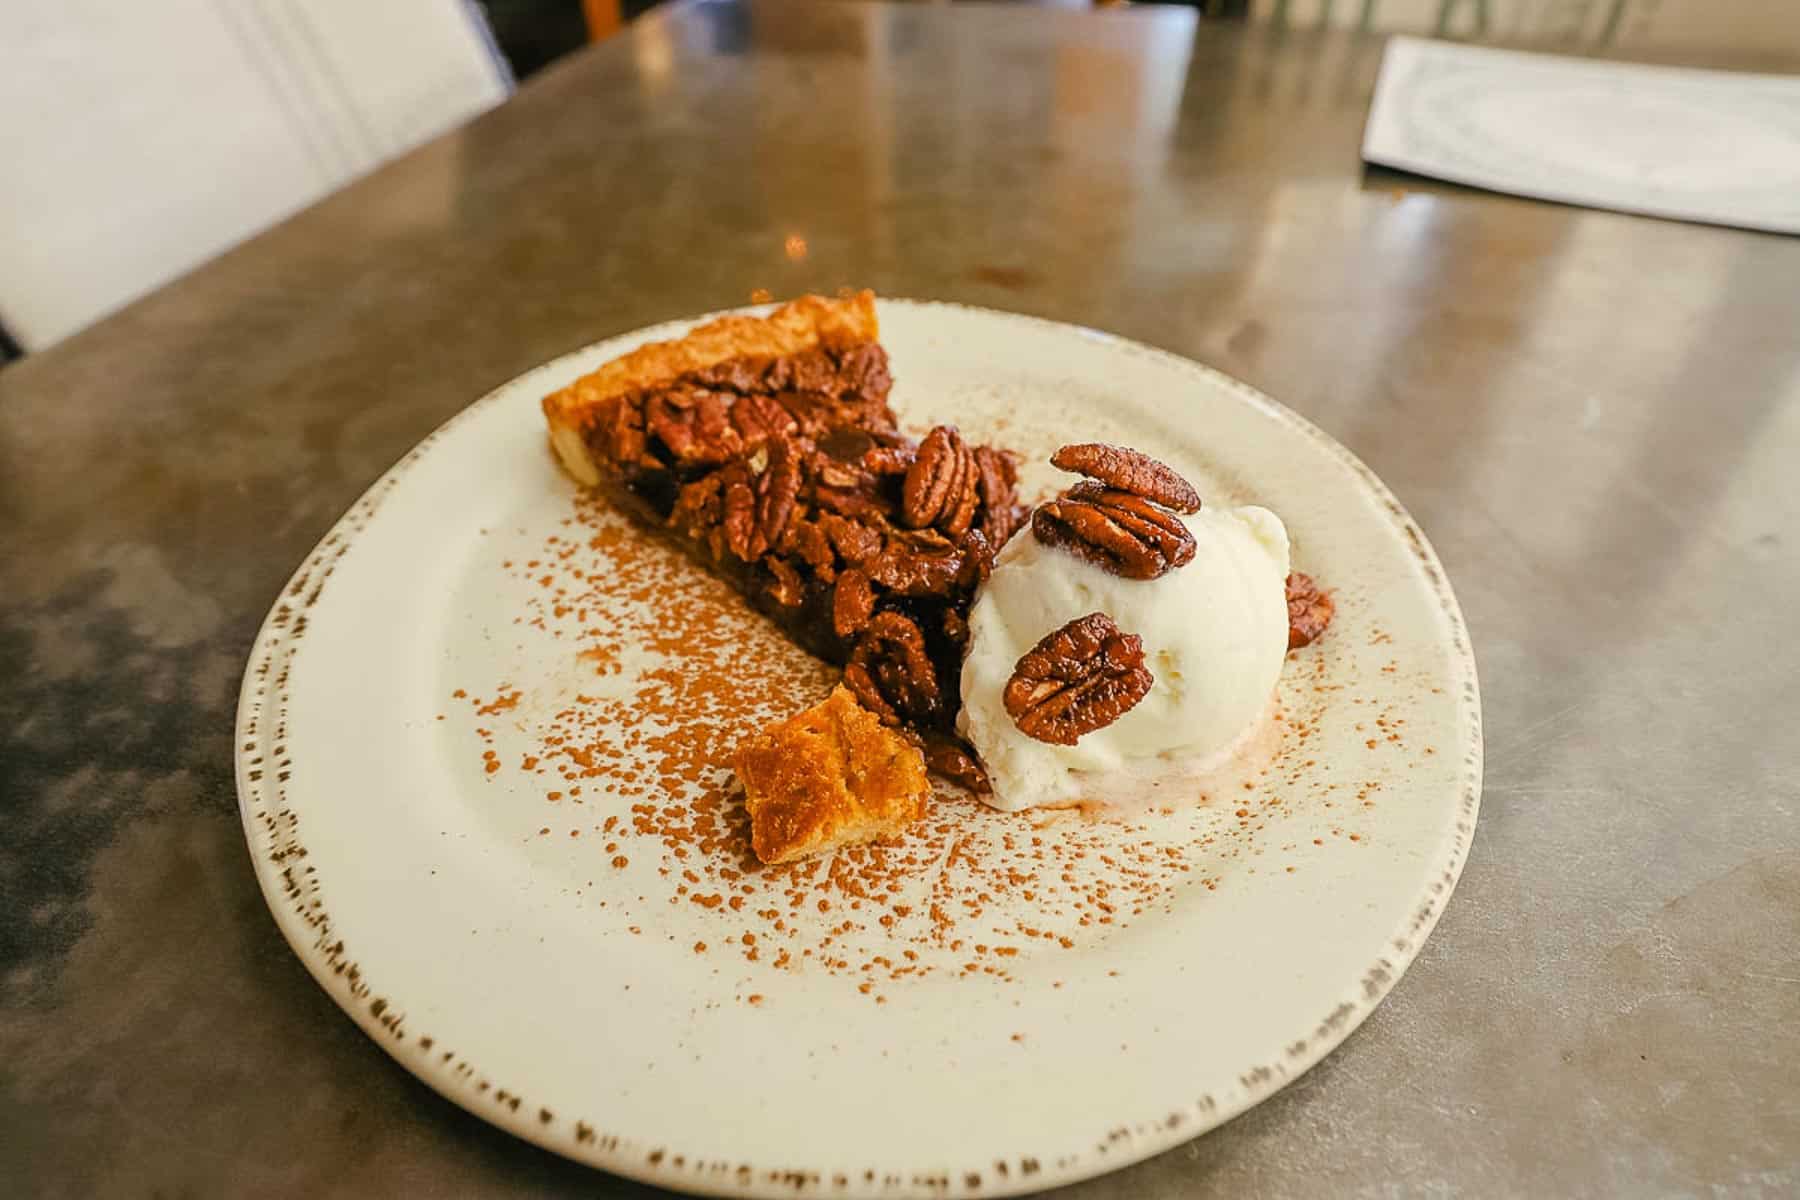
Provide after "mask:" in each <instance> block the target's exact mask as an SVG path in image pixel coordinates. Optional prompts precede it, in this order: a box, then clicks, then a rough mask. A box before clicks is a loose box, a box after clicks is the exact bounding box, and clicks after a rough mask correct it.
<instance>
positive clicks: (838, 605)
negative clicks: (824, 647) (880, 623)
mask: <svg viewBox="0 0 1800 1200" xmlns="http://www.w3.org/2000/svg"><path fill="white" fill-rule="evenodd" d="M874 615H875V589H874V588H871V587H870V586H869V577H868V576H867V575H864V574H863V573H862V572H861V571H858V570H857V569H855V568H854V567H852V568H851V569H849V570H847V571H845V572H844V573H843V574H842V575H839V576H838V581H837V588H836V590H834V591H833V592H832V593H831V627H832V628H833V629H835V630H836V631H837V635H838V636H839V637H845V638H847V637H850V636H852V635H853V634H855V633H857V632H858V631H859V630H861V629H862V628H863V627H864V626H865V625H867V624H868V623H869V618H870V617H872V616H874Z"/></svg>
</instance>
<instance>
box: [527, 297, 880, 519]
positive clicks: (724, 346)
mask: <svg viewBox="0 0 1800 1200" xmlns="http://www.w3.org/2000/svg"><path fill="white" fill-rule="evenodd" d="M880 334H881V327H880V324H879V322H878V321H877V319H876V317H875V293H874V292H871V291H867V290H864V291H861V292H858V293H857V294H855V295H853V296H847V297H845V298H843V299H841V300H832V299H828V298H827V297H824V296H801V297H799V298H798V299H795V300H791V301H789V302H788V303H786V304H783V305H782V306H781V307H780V308H777V309H776V310H775V311H774V312H772V313H770V314H769V315H768V316H766V317H744V316H727V317H720V318H718V319H717V320H714V321H708V322H707V323H706V324H704V325H700V326H697V327H696V328H694V329H691V330H689V331H688V332H687V333H686V334H685V335H683V336H682V337H680V338H677V339H675V340H674V341H667V342H650V343H648V344H647V345H643V346H639V347H638V348H637V349H636V350H633V351H631V352H630V353H629V354H625V355H622V356H620V357H619V358H615V359H613V360H612V361H611V362H609V363H606V364H605V365H603V366H601V367H600V368H599V369H598V370H594V371H590V372H589V373H588V374H586V375H583V376H582V377H581V378H580V379H577V380H576V381H575V382H574V383H571V384H569V385H568V386H567V387H565V388H561V389H559V390H557V391H554V392H551V393H550V394H549V395H548V396H545V397H544V420H545V421H546V422H547V423H548V424H549V427H550V445H551V447H552V448H553V449H554V450H555V451H556V456H557V458H558V459H559V460H561V462H562V464H563V467H564V469H565V470H567V471H568V472H569V474H570V475H572V476H574V477H575V479H576V480H577V481H579V482H580V483H582V484H584V485H586V486H588V487H593V486H595V485H597V484H598V483H599V482H600V466H599V464H598V463H597V462H596V461H595V460H594V456H593V454H592V452H591V451H589V449H588V447H587V441H586V439H585V438H584V437H583V436H582V433H583V431H584V430H585V429H586V427H587V422H588V418H589V416H590V415H591V414H592V413H594V412H595V411H596V410H597V409H598V408H599V407H600V406H601V405H602V404H604V403H605V402H606V401H607V400H609V399H611V398H613V397H615V396H622V395H626V394H628V393H631V392H638V391H645V390H649V389H654V388H656V387H659V386H663V385H667V384H670V383H673V382H674V381H675V380H677V379H679V378H680V377H681V376H683V375H686V374H688V373H690V372H692V371H699V370H704V369H706V368H707V367H713V366H717V365H718V364H720V363H723V362H730V361H732V360H734V359H739V358H782V357H786V356H788V355H793V354H804V353H806V352H807V351H810V350H815V349H817V348H819V347H820V346H825V347H828V348H830V349H843V348H847V347H850V346H856V345H860V344H862V343H864V342H873V341H876V340H878V339H879V337H880Z"/></svg>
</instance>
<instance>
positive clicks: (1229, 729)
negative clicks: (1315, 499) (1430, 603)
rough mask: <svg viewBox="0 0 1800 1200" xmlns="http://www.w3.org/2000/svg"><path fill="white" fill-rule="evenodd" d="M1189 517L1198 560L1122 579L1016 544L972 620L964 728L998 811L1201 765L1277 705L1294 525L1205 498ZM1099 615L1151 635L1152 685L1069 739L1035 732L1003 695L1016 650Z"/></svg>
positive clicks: (1023, 540)
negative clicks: (1111, 717) (1046, 738)
mask: <svg viewBox="0 0 1800 1200" xmlns="http://www.w3.org/2000/svg"><path fill="white" fill-rule="evenodd" d="M1182 520H1183V521H1184V522H1185V523H1186V524H1187V527H1188V529H1189V530H1190V531H1192V533H1193V535H1194V543H1195V551H1194V558H1193V561H1192V562H1189V563H1188V564H1187V565H1186V566H1183V567H1180V568H1178V569H1176V570H1173V571H1170V572H1168V573H1167V574H1165V575H1163V576H1161V577H1160V578H1157V579H1151V580H1138V579H1122V578H1120V577H1119V576H1117V575H1113V574H1111V573H1110V572H1107V571H1105V570H1102V569H1101V568H1100V567H1097V566H1094V565H1093V564H1091V563H1089V562H1087V561H1085V560H1083V559H1080V558H1077V557H1076V556H1074V555H1073V554H1070V553H1069V552H1068V551H1066V550H1058V549H1054V548H1052V547H1049V546H1046V545H1044V544H1043V543H1042V542H1040V541H1038V540H1037V538H1035V537H1033V536H1032V535H1031V533H1030V531H1029V530H1026V531H1023V532H1021V533H1020V534H1019V535H1018V536H1017V537H1015V538H1013V539H1012V540H1011V541H1010V542H1008V543H1007V545H1006V548H1005V549H1004V550H1002V551H1001V553H1000V557H999V559H998V560H997V561H996V562H995V564H994V570H993V574H992V575H991V576H990V577H989V579H988V582H987V584H986V586H985V587H984V588H983V589H982V591H981V594H980V595H979V596H977V597H976V600H975V607H974V610H973V611H972V612H971V613H970V616H969V634H970V640H969V653H968V657H967V658H966V659H964V661H963V673H962V695H963V709H962V715H961V717H960V718H958V723H957V727H958V729H959V730H960V731H961V733H962V734H963V736H964V737H966V738H968V740H969V742H970V744H972V745H973V746H974V747H975V750H976V753H978V754H979V755H980V756H981V761H982V762H983V763H984V764H985V765H986V767H987V771H988V778H989V780H990V781H991V782H992V783H993V786H994V790H993V794H992V795H989V796H985V797H983V799H985V800H986V801H987V802H988V803H989V804H991V805H993V806H994V807H995V808H1000V809H1005V810H1007V811H1015V810H1018V809H1022V808H1031V807H1034V806H1036V805H1040V804H1057V803H1068V802H1071V801H1078V800H1084V799H1093V798H1095V792H1096V789H1099V790H1101V791H1104V790H1105V787H1106V781H1107V779H1108V778H1109V777H1117V776H1120V775H1121V774H1125V775H1130V776H1133V777H1139V778H1141V777H1143V776H1145V775H1151V776H1155V775H1159V774H1167V773H1173V772H1177V771H1181V770H1183V769H1186V768H1194V767H1200V768H1203V767H1204V766H1205V765H1206V764H1208V763H1209V762H1210V761H1213V760H1216V759H1217V758H1218V757H1219V756H1221V755H1224V754H1228V753H1229V752H1230V751H1231V749H1232V747H1233V746H1234V745H1236V744H1237V743H1238V742H1239V741H1240V739H1241V738H1243V737H1245V736H1247V735H1248V734H1249V732H1250V731H1252V730H1253V729H1254V728H1255V727H1256V726H1257V725H1258V724H1259V723H1260V722H1261V721H1262V720H1263V719H1265V717H1266V715H1267V714H1268V712H1269V711H1270V708H1271V702H1272V700H1273V697H1274V694H1275V685H1276V682H1277V680H1278V679H1279V677H1280V675H1281V664H1282V662H1283V660H1284V659H1285V657H1286V655H1287V639H1288V621H1287V597H1286V589H1285V580H1286V578H1287V573H1288V537H1287V529H1286V528H1285V527H1284V526H1283V525H1282V523H1281V519H1280V518H1279V517H1277V516H1276V515H1275V514H1274V513H1272V512H1270V511H1269V510H1268V509H1266V508H1255V507H1248V508H1235V509H1234V508H1214V507H1212V506H1210V505H1209V506H1207V507H1205V508H1203V509H1201V511H1200V512H1198V513H1195V514H1194V515H1192V516H1189V517H1183V518H1182ZM1092 612H1103V613H1105V614H1106V615H1107V616H1109V617H1111V618H1112V619H1113V621H1114V623H1116V624H1117V625H1118V627H1119V628H1120V629H1121V630H1122V631H1124V632H1126V633H1135V634H1137V635H1138V637H1140V638H1142V639H1143V643H1144V662H1145V665H1146V666H1148V667H1149V668H1150V671H1151V674H1152V675H1154V676H1155V683H1154V684H1153V685H1152V686H1151V688H1150V692H1149V694H1148V695H1146V696H1145V697H1144V698H1143V699H1142V700H1141V701H1139V702H1138V703H1137V705H1136V706H1135V707H1133V708H1132V709H1131V710H1130V711H1128V712H1126V713H1125V714H1124V715H1122V716H1121V717H1119V719H1118V720H1116V721H1114V722H1113V723H1112V724H1111V725H1107V726H1104V727H1103V728H1100V729H1096V730H1093V731H1092V732H1090V733H1087V734H1085V735H1084V736H1083V737H1082V738H1081V739H1080V740H1079V741H1078V742H1076V744H1075V745H1073V746H1056V745H1051V744H1049V743H1047V742H1040V741H1037V740H1035V739H1033V738H1030V737H1027V736H1026V735H1025V734H1023V733H1021V732H1020V731H1019V727H1018V726H1017V725H1015V724H1013V720H1012V717H1011V716H1009V715H1008V714H1007V711H1006V706H1005V705H1004V703H1002V701H1001V693H1002V691H1003V690H1004V689H1005V687H1006V682H1007V680H1008V679H1010V678H1011V677H1012V673H1013V668H1014V667H1015V666H1016V665H1017V664H1018V661H1019V658H1020V656H1022V655H1023V654H1024V653H1025V652H1026V651H1028V650H1030V649H1031V648H1032V647H1033V646H1035V645H1036V644H1037V642H1038V640H1039V639H1041V638H1043V637H1044V636H1045V635H1046V634H1049V633H1051V632H1053V631H1055V630H1057V629H1059V628H1061V627H1062V626H1063V625H1065V624H1066V623H1068V622H1069V621H1072V620H1074V619H1076V618H1078V617H1083V616H1086V615H1087V614H1088V613H1092Z"/></svg>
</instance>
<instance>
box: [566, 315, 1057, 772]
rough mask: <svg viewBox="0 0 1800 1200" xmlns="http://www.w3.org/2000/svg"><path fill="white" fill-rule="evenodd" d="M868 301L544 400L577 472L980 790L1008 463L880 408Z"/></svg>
mask: <svg viewBox="0 0 1800 1200" xmlns="http://www.w3.org/2000/svg"><path fill="white" fill-rule="evenodd" d="M878 332H879V331H878V327H877V324H876V318H875V298H874V296H873V295H872V294H871V293H869V292H863V293H861V294H860V295H856V296H851V297H848V298H846V299H842V300H828V299H825V298H822V297H819V296H806V297H802V298H801V299H799V300H795V301H794V302H792V303H790V304H786V305H783V306H782V307H780V308H778V309H776V310H775V311H774V312H773V313H771V314H769V315H768V316H766V317H745V316H729V317H721V318H719V319H718V320H715V321H712V322H709V323H708V324H706V325H702V326H700V327H699V328H697V329H694V330H693V331H691V332H690V333H688V334H687V335H686V336H685V337H682V338H680V339H678V340H676V341H670V342H656V343H652V344H649V345H646V346H642V347H640V348H639V349H637V350H634V351H632V352H631V353H629V354H627V355H625V356H624V357H622V358H619V359H617V360H615V361H613V362H610V363H607V364H606V365H605V366H603V367H601V368H600V369H599V370H597V371H594V372H593V373H591V374H589V375H586V376H584V377H582V378H581V379H579V380H577V381H575V382H574V383H572V384H570V385H569V386H568V387H566V388H564V389H562V390H561V391H559V392H556V393H554V394H552V395H550V396H547V397H545V399H544V415H545V417H546V418H547V419H548V421H549V425H550V437H551V442H552V444H553V445H554V447H555V449H556V453H557V455H558V457H559V458H560V459H561V460H562V462H563V465H564V466H565V467H566V468H567V469H568V471H569V473H570V474H571V475H573V476H574V477H575V478H576V479H578V480H580V481H581V482H582V483H584V484H587V485H589V486H594V487H599V488H601V489H603V490H604V492H605V493H606V494H607V495H608V496H609V497H610V498H611V499H612V501H613V502H614V503H616V504H617V505H619V506H620V507H622V508H623V509H624V510H625V511H626V512H628V513H630V514H631V515H632V516H634V517H635V518H637V519H638V520H640V521H641V522H643V523H644V524H646V525H649V526H650V527H652V528H654V529H656V530H659V531H661V532H662V533H664V534H665V535H666V536H668V537H669V538H671V539H673V540H674V541H675V543H676V544H678V545H679V546H680V547H681V548H682V549H683V550H685V551H686V552H687V553H688V554H689V555H690V556H692V557H693V558H694V559H696V560H697V561H699V562H700V563H702V564H703V565H704V566H706V567H707V568H708V569H709V570H711V571H714V572H715V573H717V574H719V575H720V576H721V577H723V578H724V579H725V580H727V581H728V582H730V583H731V584H732V585H733V586H734V587H735V588H736V589H737V590H738V591H739V592H741V593H742V594H743V595H744V596H745V597H746V598H747V599H748V600H749V601H750V602H751V603H752V604H753V605H755V606H756V607H757V608H758V609H760V610H761V611H763V612H764V613H767V614H768V615H769V616H770V617H772V618H773V619H774V620H775V621H776V622H777V623H778V624H779V625H780V626H781V627H782V629H784V630H785V631H786V632H787V633H788V634H789V635H790V636H791V637H792V638H793V639H794V640H795V641H796V642H798V643H799V644H800V645H801V646H803V647H805V648H806V649H808V650H810V651H812V652H813V653H815V654H817V655H819V656H820V657H822V658H824V659H826V660H827V661H830V662H833V663H840V664H843V666H844V667H845V672H844V682H845V683H846V685H848V687H849V688H850V690H851V691H852V692H853V693H854V694H855V695H856V697H857V699H858V700H859V701H861V703H862V704H863V705H864V706H865V707H866V708H868V709H869V710H870V711H871V712H873V713H875V714H876V715H877V716H878V717H880V718H881V720H882V721H883V722H884V723H886V724H888V725H894V726H898V727H900V728H903V729H905V730H908V731H909V732H911V733H913V734H915V735H916V736H917V737H918V738H919V739H920V741H921V742H922V743H923V745H924V747H925V751H926V758H927V761H928V762H929V763H930V764H931V765H932V766H933V767H934V768H935V769H937V770H938V771H940V772H941V773H944V774H946V775H948V776H950V777H951V778H954V779H957V780H958V781H959V782H963V783H967V784H970V785H972V786H978V787H979V786H981V784H982V780H981V777H980V770H979V768H978V767H977V766H976V764H975V761H974V758H973V756H971V755H970V754H968V753H967V751H966V749H965V748H964V747H963V745H962V744H961V743H960V742H959V741H958V739H957V738H956V735H955V732H954V730H955V721H956V713H957V709H958V706H959V704H960V696H959V691H958V673H959V670H960V666H961V662H962V657H963V652H964V650H965V648H966V646H967V640H968V625H967V621H966V617H967V615H968V610H969V606H970V604H971V603H972V602H973V599H974V594H975V589H976V586H977V585H978V584H979V583H980V581H981V580H982V579H983V578H984V577H985V575H986V573H987V571H988V569H989V568H990V566H991V565H992V563H993V558H994V554H995V553H996V552H997V551H998V550H999V548H1000V546H1001V544H1002V543H1004V542H1005V541H1006V539H1007V538H1008V537H1010V536H1011V535H1012V534H1013V532H1014V531H1015V530H1016V529H1017V528H1018V527H1019V526H1020V524H1021V523H1022V521H1023V519H1024V516H1025V511H1024V509H1023V508H1022V507H1021V506H1020V505H1019V503H1018V501H1017V497H1016V495H1015V481H1016V478H1017V465H1016V461H1015V459H1014V457H1013V456H1012V455H1011V454H1009V453H1007V452H1006V451H1004V450H1000V449H997V448H995V447H992V446H979V445H972V444H970V443H968V442H967V441H965V440H964V439H963V437H962V436H961V434H959V433H958V432H957V431H956V429H955V428H954V427H951V426H939V427H937V428H935V429H933V430H931V432H930V433H929V434H927V435H926V437H925V438H924V439H923V440H922V441H914V440H913V439H911V438H909V437H907V436H906V435H905V434H904V433H903V432H901V430H900V427H899V423H898V422H897V421H896V419H895V417H894V413H893V410H892V409H890V408H889V407H888V403H887V395H888V387H889V384H890V379H889V376H888V362H887V354H886V352H885V351H883V350H882V348H881V346H880V345H879V344H878V342H877V340H876V338H877V334H878Z"/></svg>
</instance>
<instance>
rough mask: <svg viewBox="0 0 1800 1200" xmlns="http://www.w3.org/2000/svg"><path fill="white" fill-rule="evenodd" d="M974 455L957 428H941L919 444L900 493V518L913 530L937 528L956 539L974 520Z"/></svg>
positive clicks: (975, 475)
mask: <svg viewBox="0 0 1800 1200" xmlns="http://www.w3.org/2000/svg"><path fill="white" fill-rule="evenodd" d="M977 474H978V471H977V468H976V464H975V455H974V452H973V451H971V450H970V449H969V444H968V443H967V442H965V441H963V437H962V434H960V433H958V432H957V431H956V426H954V425H939V426H938V427H937V428H935V429H933V430H932V431H931V432H930V433H928V434H926V435H925V440H924V441H922V442H920V443H919V452H918V456H917V457H916V458H914V459H913V463H912V465H911V466H910V467H908V468H907V469H906V480H905V482H904V484H903V485H902V487H901V492H900V518H901V520H903V521H904V522H906V524H908V525H910V526H911V527H912V528H914V529H923V528H926V527H928V526H936V527H937V528H939V529H942V530H943V531H944V532H945V533H948V534H950V535H951V536H955V535H957V534H960V533H962V532H964V531H965V530H967V529H968V528H969V522H971V521H972V520H974V519H975V504H976V495H975V485H976V477H977Z"/></svg>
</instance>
